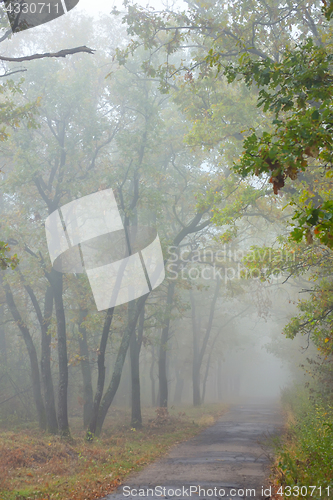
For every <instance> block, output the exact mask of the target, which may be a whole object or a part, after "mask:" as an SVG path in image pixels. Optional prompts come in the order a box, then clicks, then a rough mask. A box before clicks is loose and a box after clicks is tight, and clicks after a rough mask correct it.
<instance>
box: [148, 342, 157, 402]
mask: <svg viewBox="0 0 333 500" xmlns="http://www.w3.org/2000/svg"><path fill="white" fill-rule="evenodd" d="M154 368H155V347H154V345H152V346H151V365H150V370H149V376H150V381H151V404H152V406H156V390H155V374H154Z"/></svg>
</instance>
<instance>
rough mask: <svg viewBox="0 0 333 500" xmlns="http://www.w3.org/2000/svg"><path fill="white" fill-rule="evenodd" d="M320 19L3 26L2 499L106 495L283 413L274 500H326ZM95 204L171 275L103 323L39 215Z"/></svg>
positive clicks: (287, 4)
mask: <svg viewBox="0 0 333 500" xmlns="http://www.w3.org/2000/svg"><path fill="white" fill-rule="evenodd" d="M2 6H4V4H2ZM1 9H2V8H1ZM332 16H333V5H331V3H330V2H325V1H321V0H313V1H308V0H299V1H297V2H296V1H293V0H282V1H281V0H279V1H277V0H266V1H265V0H239V1H237V2H236V1H234V0H202V1H201V0H193V1H192V0H186V2H185V3H183V2H182V3H174V4H165V5H164V6H163V5H161V6H160V7H156V6H154V8H152V7H149V6H143V4H142V5H141V4H135V3H133V2H130V1H128V0H125V2H124V4H123V5H120V4H119V5H118V6H117V7H114V8H113V10H112V5H111V4H110V9H109V13H108V14H100V15H98V16H97V15H90V14H88V13H85V12H84V11H83V10H77V11H76V10H75V9H73V10H72V11H71V12H70V13H68V14H66V15H65V16H62V17H60V18H59V19H55V20H53V21H51V22H49V23H46V24H44V25H42V26H39V27H36V28H33V29H29V30H24V31H22V32H19V33H14V34H13V33H11V30H10V29H8V26H9V25H8V20H7V13H6V11H5V10H4V9H2V10H1V11H0V17H1V26H2V28H1V33H0V35H1V38H0V42H1V54H2V55H0V62H1V68H0V73H1V74H0V76H1V81H0V93H1V96H0V121H1V123H0V140H1V142H0V169H1V172H0V179H1V180H0V182H1V188H0V240H1V241H0V269H1V271H0V498H1V499H3V500H23V499H45V500H46V499H63V500H67V499H74V500H84V499H86V500H92V499H95V498H103V497H104V496H105V495H107V494H109V493H111V492H112V491H114V490H115V488H116V487H118V486H119V485H120V484H121V483H123V482H124V481H125V478H126V477H127V475H128V474H129V473H130V472H132V471H138V470H140V469H142V468H143V467H146V466H147V465H148V464H149V463H151V462H152V461H154V460H156V459H157V458H160V457H162V456H164V455H165V454H166V453H167V451H168V450H169V448H170V447H171V446H172V445H174V444H176V443H180V442H183V441H186V440H188V439H190V438H192V437H193V436H196V435H198V434H199V433H200V432H201V431H203V430H204V429H207V428H209V426H212V425H213V424H214V422H216V421H217V420H218V419H219V418H221V417H222V416H223V415H224V414H225V413H226V412H227V411H228V409H229V408H231V407H233V405H243V404H244V405H246V404H248V405H262V404H267V405H279V408H280V410H279V411H280V412H281V414H282V415H283V431H282V432H281V433H280V435H279V438H278V439H276V440H274V443H273V444H272V443H271V446H272V447H273V448H272V449H273V451H272V452H271V462H270V471H269V472H268V473H267V480H268V478H269V481H270V484H271V485H272V487H273V488H274V491H275V492H277V491H278V489H279V487H280V486H283V487H287V486H290V487H295V486H297V485H302V486H304V487H307V488H309V487H310V486H311V485H317V489H316V491H312V493H311V491H310V490H309V489H307V490H306V492H305V490H304V493H302V495H301V496H302V497H303V498H318V499H319V498H328V497H329V489H327V488H329V487H330V486H331V488H333V476H332V468H333V448H332V442H333V369H332V365H331V363H332V359H333V358H332V355H333V329H332V328H333V327H332V325H333V289H332V288H331V286H332V285H333V282H332V268H331V265H333V262H331V260H333V254H332V250H333V199H332V188H333V186H332V177H333V166H332V165H333V108H332V97H333V28H332V22H331V17H332ZM73 47H75V48H78V50H76V49H75V50H70V49H72V48H73ZM59 51H63V52H62V53H61V52H60V53H59ZM105 190H112V192H113V195H114V200H115V202H116V204H117V207H118V210H119V213H120V216H121V221H122V222H121V223H122V224H123V226H124V228H125V231H130V230H131V228H132V231H134V229H133V228H137V230H138V231H139V233H140V232H141V233H142V234H141V236H142V235H143V234H146V233H145V232H144V230H143V229H140V228H146V232H147V234H148V233H149V231H151V233H149V234H153V233H154V234H157V235H158V238H159V241H160V244H161V249H162V253H163V259H162V261H163V263H164V268H165V278H164V280H161V283H160V284H159V285H158V286H156V287H155V288H154V287H151V286H150V288H149V290H150V291H149V292H148V293H146V292H145V293H142V294H141V295H139V296H137V297H134V298H133V300H130V299H129V300H128V301H124V302H123V303H120V304H119V305H112V304H111V303H109V305H108V306H107V308H106V307H104V308H103V310H99V309H100V308H97V306H96V302H95V298H94V294H93V291H92V287H91V283H90V282H89V279H88V274H87V272H85V271H84V270H83V271H82V270H81V272H77V270H76V269H74V270H72V271H70V270H69V271H66V272H60V271H59V270H57V269H56V267H55V266H53V265H52V264H53V262H52V261H51V260H50V254H49V248H48V242H47V236H46V220H47V218H48V217H49V216H50V215H51V214H52V213H58V212H57V211H58V210H59V209H60V208H61V207H63V206H64V205H66V204H69V203H70V202H73V200H79V199H81V198H83V197H85V196H88V195H91V194H93V193H102V192H103V191H105ZM98 210H99V207H98V205H97V206H96V211H97V212H98ZM101 211H102V208H101ZM59 213H60V212H59ZM62 213H64V211H63V212H62ZM96 216H98V214H96ZM59 220H60V219H59ZM63 224H64V222H63ZM126 234H129V233H127V232H126ZM131 234H132V233H131ZM133 234H134V233H133ZM142 237H143V236H142ZM80 252H81V250H80ZM102 253H103V252H102ZM104 253H108V252H107V251H105V252H104ZM142 254H143V252H142ZM140 255H141V253H140ZM161 255H162V254H161ZM81 256H82V255H81ZM107 258H108V255H103V256H101V259H102V260H103V259H104V260H103V262H105V263H108V262H109V261H108V260H107ZM105 259H106V260H105ZM114 260H116V259H114ZM141 260H142V255H141ZM330 269H331V271H330ZM89 276H90V275H89ZM148 281H149V280H148ZM132 285H133V287H135V285H136V283H135V279H133V283H132ZM99 294H100V298H101V300H102V299H104V302H105V301H106V302H107V301H108V300H109V298H108V296H107V291H104V289H103V288H102V287H99ZM171 479H172V478H171ZM319 486H320V487H321V488H322V490H320V491H319V490H318V488H319ZM325 488H326V490H325ZM281 491H282V493H281ZM283 491H285V490H280V496H276V497H273V496H272V498H283ZM332 491H333V490H332ZM285 494H286V493H285ZM325 495H326V496H325ZM287 497H288V495H287V494H286V498H287ZM237 498H238V497H237ZM258 498H259V497H258ZM260 498H261V497H260Z"/></svg>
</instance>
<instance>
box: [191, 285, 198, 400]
mask: <svg viewBox="0 0 333 500" xmlns="http://www.w3.org/2000/svg"><path fill="white" fill-rule="evenodd" d="M190 299H191V316H192V334H193V360H192V389H193V406H200V403H201V400H200V362H199V346H198V343H199V331H200V321H199V320H197V318H196V304H195V298H194V294H193V292H192V290H190Z"/></svg>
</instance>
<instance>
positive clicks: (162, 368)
mask: <svg viewBox="0 0 333 500" xmlns="http://www.w3.org/2000/svg"><path fill="white" fill-rule="evenodd" d="M174 293H175V282H174V281H171V282H170V283H169V284H168V292H167V301H166V318H165V322H164V327H163V328H162V335H161V344H160V352H159V357H158V378H159V402H158V405H159V407H161V408H162V407H163V408H167V407H168V377H167V344H168V340H169V328H170V314H171V309H172V302H173V296H174Z"/></svg>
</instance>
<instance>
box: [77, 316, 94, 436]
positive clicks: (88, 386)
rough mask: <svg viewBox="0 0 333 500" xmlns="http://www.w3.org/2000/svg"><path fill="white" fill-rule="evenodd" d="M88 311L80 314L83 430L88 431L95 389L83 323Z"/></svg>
mask: <svg viewBox="0 0 333 500" xmlns="http://www.w3.org/2000/svg"><path fill="white" fill-rule="evenodd" d="M87 314H88V311H87V310H82V309H81V310H80V312H79V348H80V357H81V362H80V365H81V373H82V381H83V428H84V429H86V428H87V427H88V425H89V423H90V420H91V416H92V408H93V388H92V381H91V369H90V364H89V349H88V342H87V330H86V328H85V327H84V326H83V324H82V322H83V321H84V319H85V317H86V316H87Z"/></svg>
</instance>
